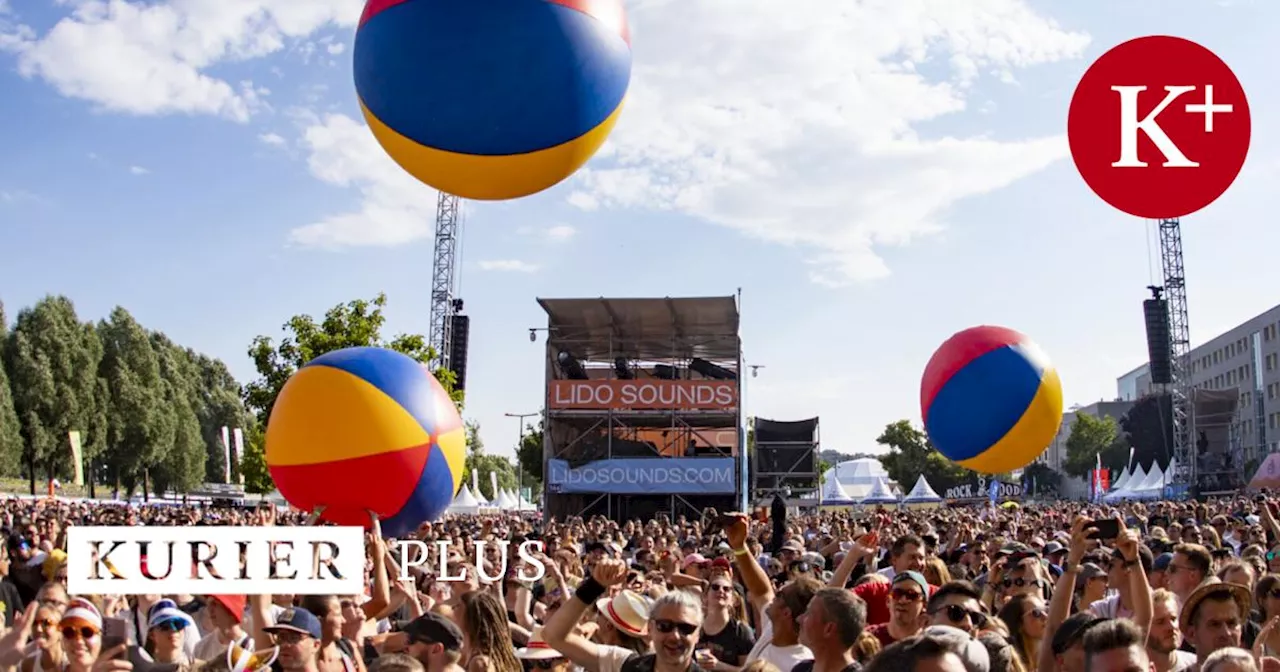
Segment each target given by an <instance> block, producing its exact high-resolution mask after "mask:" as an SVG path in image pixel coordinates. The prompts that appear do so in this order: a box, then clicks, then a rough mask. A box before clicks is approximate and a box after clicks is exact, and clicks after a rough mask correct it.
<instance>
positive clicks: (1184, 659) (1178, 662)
mask: <svg viewBox="0 0 1280 672" xmlns="http://www.w3.org/2000/svg"><path fill="white" fill-rule="evenodd" d="M1181 643H1182V632H1181V631H1180V630H1179V629H1178V599H1177V598H1176V597H1174V595H1173V593H1171V592H1169V591H1168V590H1165V589H1163V588H1161V589H1160V590H1157V591H1156V592H1154V593H1152V594H1151V631H1150V633H1149V634H1148V635H1147V657H1148V658H1150V659H1151V664H1152V665H1153V666H1155V668H1156V670H1155V672H1180V671H1181V670H1186V669H1189V668H1191V667H1193V666H1194V665H1195V664H1196V656H1195V654H1193V653H1189V652H1187V651H1180V650H1178V646H1179V645H1180V644H1181Z"/></svg>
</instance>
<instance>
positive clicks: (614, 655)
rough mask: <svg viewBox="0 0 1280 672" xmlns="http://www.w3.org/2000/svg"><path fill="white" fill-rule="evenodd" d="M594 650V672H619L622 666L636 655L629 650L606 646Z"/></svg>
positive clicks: (602, 645)
mask: <svg viewBox="0 0 1280 672" xmlns="http://www.w3.org/2000/svg"><path fill="white" fill-rule="evenodd" d="M596 648H597V650H598V653H597V654H596V668H597V669H596V672H620V670H622V664H623V663H625V662H627V659H628V658H630V657H631V656H633V655H635V653H636V652H635V651H632V650H631V649H624V648H622V647H621V646H610V645H608V644H601V645H599V646H597V647H596Z"/></svg>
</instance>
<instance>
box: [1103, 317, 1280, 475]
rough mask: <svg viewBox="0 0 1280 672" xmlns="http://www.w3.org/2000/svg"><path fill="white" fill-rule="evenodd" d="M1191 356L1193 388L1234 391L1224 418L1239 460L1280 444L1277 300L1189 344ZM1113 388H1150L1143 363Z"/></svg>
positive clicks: (1132, 394)
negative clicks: (1232, 409) (1232, 406)
mask: <svg viewBox="0 0 1280 672" xmlns="http://www.w3.org/2000/svg"><path fill="white" fill-rule="evenodd" d="M1190 360H1191V383H1192V386H1193V387H1194V388H1195V389H1197V390H1213V391H1226V390H1235V391H1237V392H1238V393H1239V395H1240V398H1239V403H1238V405H1237V409H1238V412H1237V413H1236V414H1235V417H1233V418H1231V419H1230V421H1229V424H1230V425H1231V434H1232V437H1233V439H1234V441H1238V445H1239V447H1240V449H1241V452H1242V454H1243V457H1244V460H1245V461H1246V462H1252V461H1256V460H1261V459H1262V458H1263V457H1265V456H1266V455H1267V454H1268V453H1271V452H1275V451H1277V450H1280V399H1277V397H1280V305H1278V306H1275V307H1273V308H1271V309H1270V310H1268V311H1266V312H1264V313H1262V314H1261V315H1258V316H1257V317H1254V318H1253V319H1250V320H1248V321H1246V322H1245V323H1244V324H1241V325H1240V326H1237V327H1235V328H1233V329H1230V330H1228V331H1227V332H1225V333H1223V334H1221V335H1219V336H1217V337H1215V338H1213V339H1211V340H1209V341H1208V342H1207V343H1204V344H1203V345H1200V346H1198V347H1196V348H1193V349H1192V350H1191V356H1190ZM1116 388H1117V394H1118V396H1119V397H1120V398H1121V399H1137V398H1140V397H1142V396H1144V395H1146V394H1150V393H1151V392H1152V391H1153V386H1152V384H1151V374H1150V371H1149V370H1148V366H1147V365H1146V364H1144V365H1142V366H1140V367H1138V368H1136V369H1134V370H1133V371H1130V372H1129V373H1126V374H1125V375H1123V376H1120V377H1119V378H1117V379H1116ZM1224 422H1226V421H1225V420H1224Z"/></svg>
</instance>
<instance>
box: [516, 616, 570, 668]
mask: <svg viewBox="0 0 1280 672" xmlns="http://www.w3.org/2000/svg"><path fill="white" fill-rule="evenodd" d="M563 657H564V654H563V653H560V652H559V651H556V650H555V649H553V648H551V647H550V646H547V640H545V639H543V638H542V626H541V625H535V626H533V632H532V633H531V634H530V635H529V645H528V646H526V647H524V648H522V649H516V658H519V659H520V660H549V659H551V658H563Z"/></svg>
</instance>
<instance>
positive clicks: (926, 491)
mask: <svg viewBox="0 0 1280 672" xmlns="http://www.w3.org/2000/svg"><path fill="white" fill-rule="evenodd" d="M902 501H903V502H908V503H911V502H941V501H942V498H941V497H939V496H938V493H937V491H935V490H934V489H933V486H931V485H929V481H926V480H924V474H920V478H917V479H916V484H915V486H914V487H912V488H911V492H909V493H907V496H906V497H904V498H903V499H902Z"/></svg>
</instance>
